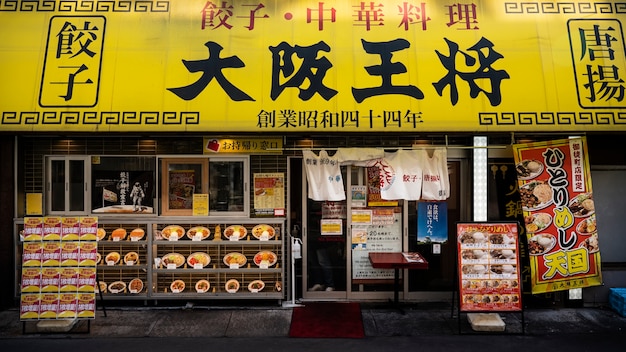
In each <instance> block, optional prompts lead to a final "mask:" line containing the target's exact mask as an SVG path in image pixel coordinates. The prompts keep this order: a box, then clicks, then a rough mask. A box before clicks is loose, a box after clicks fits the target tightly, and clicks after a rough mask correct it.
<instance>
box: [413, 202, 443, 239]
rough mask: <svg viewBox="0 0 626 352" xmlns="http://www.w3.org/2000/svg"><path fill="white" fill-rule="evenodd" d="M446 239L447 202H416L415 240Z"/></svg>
mask: <svg viewBox="0 0 626 352" xmlns="http://www.w3.org/2000/svg"><path fill="white" fill-rule="evenodd" d="M446 241H448V204H447V203H446V202H418V203H417V242H418V243H433V242H438V243H443V242H446Z"/></svg>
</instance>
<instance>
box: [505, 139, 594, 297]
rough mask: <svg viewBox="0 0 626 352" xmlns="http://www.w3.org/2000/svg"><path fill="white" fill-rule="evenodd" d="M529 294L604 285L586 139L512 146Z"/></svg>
mask: <svg viewBox="0 0 626 352" xmlns="http://www.w3.org/2000/svg"><path fill="white" fill-rule="evenodd" d="M513 152H514V157H515V164H516V171H517V179H518V186H519V192H520V196H521V200H522V209H523V212H524V222H525V226H526V237H527V245H528V253H529V255H530V266H531V278H532V280H531V283H532V293H544V292H554V291H562V290H568V289H573V288H582V287H589V286H596V285H601V284H602V273H601V269H600V247H599V241H598V232H597V224H596V215H595V205H594V197H593V190H592V186H591V171H590V169H589V159H588V154H587V140H586V138H584V137H582V138H570V139H563V140H555V141H548V142H538V143H524V144H515V145H513Z"/></svg>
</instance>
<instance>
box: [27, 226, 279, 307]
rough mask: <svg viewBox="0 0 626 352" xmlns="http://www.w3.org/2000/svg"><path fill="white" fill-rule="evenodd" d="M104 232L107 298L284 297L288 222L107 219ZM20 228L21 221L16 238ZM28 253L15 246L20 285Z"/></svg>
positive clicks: (102, 274)
mask: <svg viewBox="0 0 626 352" xmlns="http://www.w3.org/2000/svg"><path fill="white" fill-rule="evenodd" d="M98 228H99V230H98V242H97V245H98V258H97V260H98V263H97V266H96V269H97V280H98V282H99V285H98V286H99V288H100V289H101V290H102V293H103V297H104V299H105V300H106V299H110V300H156V299H161V300H162V299H174V300H175V299H186V300H190V299H276V300H279V301H280V300H283V299H284V296H285V294H284V287H285V282H284V275H285V271H284V267H285V258H284V254H285V253H284V243H285V242H284V238H283V234H284V233H285V232H284V219H282V218H279V219H275V218H271V219H232V220H231V219H229V220H227V221H219V220H212V221H199V220H198V219H191V218H185V219H174V218H162V219H149V220H148V219H147V220H145V221H141V222H138V221H137V220H136V219H134V221H133V220H128V221H125V220H120V219H107V218H103V217H101V218H100V219H99V221H98ZM22 230H23V224H17V228H16V237H17V238H18V239H19V234H20V232H21V231H22ZM216 230H217V231H216ZM18 243H22V242H21V241H18ZM22 250H23V249H22V246H21V245H20V246H17V248H16V258H17V259H18V261H16V272H17V273H18V274H16V282H18V283H19V282H20V280H21V277H20V275H19V273H21V265H20V263H21V255H22ZM17 286H18V289H17V291H16V297H17V296H19V295H20V292H19V285H17Z"/></svg>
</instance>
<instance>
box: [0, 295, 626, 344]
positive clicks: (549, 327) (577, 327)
mask: <svg viewBox="0 0 626 352" xmlns="http://www.w3.org/2000/svg"><path fill="white" fill-rule="evenodd" d="M304 304H306V303H304ZM361 306H362V309H361V312H362V317H363V325H364V329H365V335H366V337H365V338H364V339H300V338H289V337H288V335H289V325H290V323H291V313H292V308H289V307H277V306H269V307H266V306H262V307H212V306H200V305H192V304H187V305H185V306H182V307H181V306H178V307H107V311H106V313H107V316H106V317H105V316H104V314H103V311H102V310H98V312H97V317H96V319H95V320H92V321H91V323H90V324H89V326H88V325H87V323H86V321H81V322H79V323H78V324H77V325H76V326H75V327H74V329H73V330H71V331H70V332H67V333H54V334H41V333H39V332H37V329H36V323H34V322H29V323H27V324H26V325H23V324H22V323H21V322H20V321H19V312H18V310H17V309H10V310H5V311H1V312H0V349H1V350H2V351H14V350H18V349H19V350H20V351H28V350H38V351H42V350H45V351H46V352H51V351H56V350H58V351H67V349H68V348H70V347H71V348H72V350H77V348H80V346H84V347H85V348H88V351H90V352H95V351H109V352H111V351H131V350H132V351H144V350H145V351H172V350H173V351H184V350H186V349H203V350H210V351H225V350H233V349H235V350H238V351H248V350H250V351H252V350H254V351H265V350H268V351H269V350H271V351H273V352H276V351H318V350H320V349H325V350H331V351H335V350H341V351H342V352H349V351H362V352H364V351H380V350H389V348H392V347H393V348H394V349H395V348H411V349H415V347H416V345H415V344H419V345H420V348H419V350H420V351H440V350H441V351H442V350H450V349H452V350H455V349H461V350H467V351H471V350H476V351H478V350H482V351H485V350H486V348H496V347H498V346H499V347H500V348H499V349H502V350H505V351H509V350H524V349H526V350H527V349H528V348H529V347H530V346H532V347H533V348H544V347H545V348H559V350H561V349H569V350H573V351H597V350H598V349H599V348H601V349H603V351H613V350H615V351H617V350H620V351H621V350H623V348H624V345H625V344H626V318H623V317H620V316H619V315H618V314H617V313H615V312H614V311H612V310H610V309H608V308H603V307H598V308H560V309H527V310H525V311H524V315H523V318H524V321H525V325H526V328H525V334H522V329H521V327H522V324H521V319H522V315H521V313H507V314H500V315H501V317H502V318H503V320H504V321H505V323H506V331H505V332H504V333H477V332H474V331H473V330H472V329H471V327H470V325H469V323H468V322H467V319H466V316H465V313H462V314H461V319H460V320H459V318H458V317H457V315H456V312H455V314H454V316H452V310H451V307H450V305H449V304H446V303H420V304H413V305H407V306H405V307H404V308H405V309H404V314H403V313H402V312H400V311H398V310H396V309H391V308H389V307H387V306H385V305H382V304H368V303H363V304H362V305H361ZM459 322H460V323H461V324H460V325H461V330H460V331H461V333H460V334H459ZM24 327H26V333H23V328H24ZM87 328H89V331H88V333H86V332H87ZM130 346H134V348H131V349H129V347H130ZM478 346H480V348H477V347H478ZM503 346H505V347H506V348H502V347H503ZM522 347H524V348H522ZM80 350H82V349H80ZM85 351H87V350H85Z"/></svg>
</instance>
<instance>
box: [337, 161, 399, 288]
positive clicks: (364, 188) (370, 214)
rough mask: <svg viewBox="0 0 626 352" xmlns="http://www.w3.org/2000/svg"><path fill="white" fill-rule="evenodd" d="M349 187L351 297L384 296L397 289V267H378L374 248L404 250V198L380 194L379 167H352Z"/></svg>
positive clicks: (382, 250)
mask: <svg viewBox="0 0 626 352" xmlns="http://www.w3.org/2000/svg"><path fill="white" fill-rule="evenodd" d="M350 174H351V177H350V182H351V183H350V184H351V186H350V189H349V198H350V199H349V203H350V209H349V214H350V215H349V218H350V230H349V231H350V233H349V235H350V241H349V247H348V250H349V254H350V255H349V257H350V261H349V263H350V270H349V272H350V275H349V280H350V283H351V285H350V289H349V292H348V298H350V299H384V298H387V297H391V295H392V294H393V290H394V286H393V284H394V281H393V280H394V271H393V269H375V268H373V267H372V265H371V263H370V261H369V253H370V252H401V251H402V250H403V239H404V237H405V233H406V231H405V223H404V219H405V218H406V216H405V214H404V204H405V202H404V201H402V200H391V201H390V200H384V199H382V198H381V196H380V186H379V185H380V180H379V174H380V173H379V169H378V167H352V169H351V172H350Z"/></svg>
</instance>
